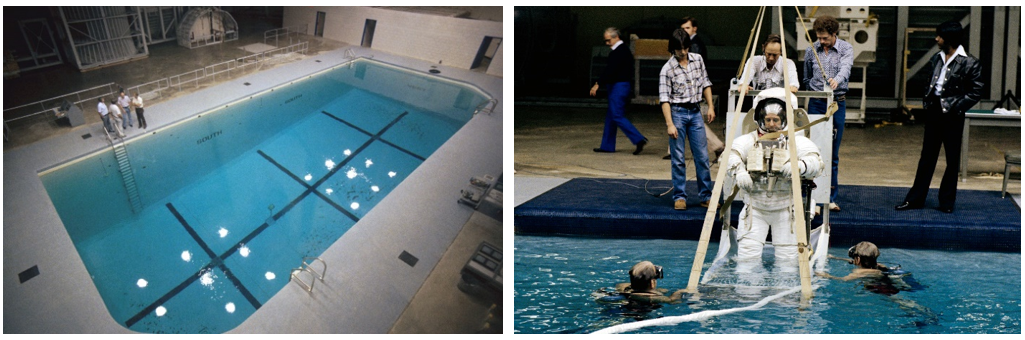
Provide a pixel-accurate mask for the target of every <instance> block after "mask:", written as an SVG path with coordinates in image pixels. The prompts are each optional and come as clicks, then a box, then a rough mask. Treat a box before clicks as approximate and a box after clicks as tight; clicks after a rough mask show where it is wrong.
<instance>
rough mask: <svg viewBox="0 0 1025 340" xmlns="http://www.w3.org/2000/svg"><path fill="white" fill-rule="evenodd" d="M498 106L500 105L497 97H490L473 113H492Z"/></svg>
mask: <svg viewBox="0 0 1025 340" xmlns="http://www.w3.org/2000/svg"><path fill="white" fill-rule="evenodd" d="M496 106H498V99H497V98H491V99H488V100H487V101H485V102H483V103H480V104H479V105H477V108H475V109H474V110H473V115H475V116H476V115H477V114H478V113H485V114H487V113H491V112H493V111H494V110H495V107H496Z"/></svg>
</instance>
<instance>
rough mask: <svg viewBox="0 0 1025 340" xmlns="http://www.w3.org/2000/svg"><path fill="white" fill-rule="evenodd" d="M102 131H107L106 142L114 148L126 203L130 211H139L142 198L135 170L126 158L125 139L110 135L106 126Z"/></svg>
mask: <svg viewBox="0 0 1025 340" xmlns="http://www.w3.org/2000/svg"><path fill="white" fill-rule="evenodd" d="M103 132H105V133H107V142H108V143H109V144H110V147H111V149H113V150H114V157H115V158H117V169H118V171H119V172H121V179H122V183H124V185H125V193H126V194H128V203H129V204H130V205H131V207H132V212H134V213H139V212H140V211H142V199H140V198H139V186H138V184H137V183H136V182H135V171H132V162H131V161H129V160H128V149H126V148H125V139H124V138H123V137H121V136H118V135H117V134H115V135H114V137H111V136H110V131H107V127H106V126H104V127H103ZM114 138H117V140H114Z"/></svg>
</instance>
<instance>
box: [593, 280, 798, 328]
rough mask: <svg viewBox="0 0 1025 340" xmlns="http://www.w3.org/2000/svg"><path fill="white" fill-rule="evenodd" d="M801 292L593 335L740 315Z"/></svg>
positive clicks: (661, 319) (635, 323) (784, 293)
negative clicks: (739, 313) (744, 305)
mask: <svg viewBox="0 0 1025 340" xmlns="http://www.w3.org/2000/svg"><path fill="white" fill-rule="evenodd" d="M800 291H801V287H794V288H793V289H790V290H787V291H785V292H782V293H779V294H776V295H773V296H769V297H766V298H764V299H762V300H761V301H758V303H756V304H753V305H750V306H747V307H737V308H730V309H723V310H706V311H702V312H697V313H692V314H687V315H680V316H669V317H664V318H658V319H651V320H644V321H637V322H631V323H626V324H622V325H615V326H612V327H608V328H603V329H600V330H598V331H596V332H594V333H592V334H617V333H623V332H628V331H632V330H637V329H641V328H644V327H649V326H672V325H676V324H678V323H681V322H687V321H699V320H705V319H708V318H711V317H713V316H720V315H726V314H733V313H738V312H743V311H749V310H754V309H758V308H762V306H765V305H766V304H768V303H769V302H771V301H773V300H776V299H779V298H781V297H784V296H787V295H790V294H793V293H797V292H800Z"/></svg>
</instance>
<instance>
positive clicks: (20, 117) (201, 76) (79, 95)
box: [3, 41, 310, 141]
mask: <svg viewBox="0 0 1025 340" xmlns="http://www.w3.org/2000/svg"><path fill="white" fill-rule="evenodd" d="M309 46H310V44H309V42H307V41H304V42H300V43H297V44H293V45H289V46H285V47H282V48H276V49H273V50H268V51H265V52H260V53H256V54H252V55H248V56H245V57H241V58H236V59H232V60H228V61H224V62H220V63H217V64H213V65H208V66H205V67H203V68H199V69H196V70H193V71H189V72H185V73H182V74H178V75H173V76H170V77H167V78H161V79H157V80H154V81H150V82H147V83H143V84H139V85H135V86H132V87H128V88H123V90H124V91H125V94H128V95H129V96H131V95H133V94H134V93H139V95H140V96H142V97H143V98H144V99H146V100H154V99H157V100H159V99H163V97H164V96H167V95H169V94H171V93H169V92H168V91H185V90H187V89H188V88H190V87H191V88H199V87H200V85H202V84H204V83H206V84H213V83H214V82H216V81H221V80H226V79H231V78H233V77H237V76H240V75H242V74H245V73H248V72H252V71H254V70H259V69H261V68H263V67H264V66H266V65H272V64H276V63H279V62H281V61H284V60H287V59H289V58H290V57H294V56H296V55H306V54H307V53H308V52H309ZM121 90H122V88H121V87H120V86H119V85H118V84H116V83H108V84H104V85H100V86H96V87H92V88H88V89H85V90H81V91H77V92H72V93H68V94H64V95H60V96H57V97H53V98H49V99H44V100H40V101H37V102H33V103H29V104H24V105H20V106H16V107H12V108H8V109H4V111H3V112H4V126H5V141H6V140H7V139H6V137H7V133H13V132H16V131H17V130H18V129H19V128H22V127H25V126H29V125H33V124H52V125H55V123H54V121H55V120H56V118H58V110H59V108H60V107H61V105H63V103H64V102H65V101H67V102H70V103H73V104H75V105H78V106H79V108H80V109H82V111H83V112H86V114H90V113H95V112H96V109H95V104H96V100H97V98H101V97H102V98H107V99H108V100H109V99H111V98H117V97H118V96H119V95H120V91H121ZM90 104H92V105H90ZM147 104H151V105H152V103H147ZM8 130H10V131H8Z"/></svg>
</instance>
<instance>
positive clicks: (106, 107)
mask: <svg viewBox="0 0 1025 340" xmlns="http://www.w3.org/2000/svg"><path fill="white" fill-rule="evenodd" d="M120 92H121V95H120V96H118V97H117V98H111V99H110V103H109V104H108V103H107V102H106V99H105V98H103V97H100V98H97V99H96V102H97V105H96V111H97V112H98V113H99V114H100V118H101V119H103V127H104V129H106V133H107V136H108V137H109V136H110V134H117V135H118V136H119V137H124V136H125V131H126V130H128V128H129V127H135V121H134V120H133V119H132V110H133V109H134V110H135V115H136V116H137V117H138V120H139V128H141V129H143V130H145V129H146V128H147V127H148V126H149V125H147V124H146V116H145V115H144V112H145V111H146V110H145V103H144V102H143V100H142V97H140V96H139V92H135V93H134V96H133V97H129V96H128V95H126V94H125V91H120Z"/></svg>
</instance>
